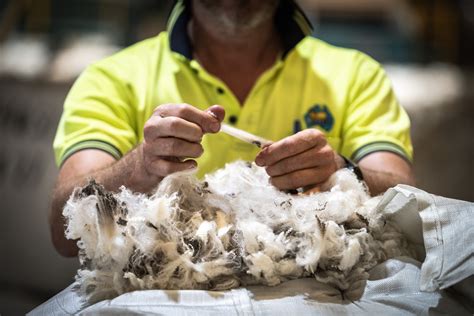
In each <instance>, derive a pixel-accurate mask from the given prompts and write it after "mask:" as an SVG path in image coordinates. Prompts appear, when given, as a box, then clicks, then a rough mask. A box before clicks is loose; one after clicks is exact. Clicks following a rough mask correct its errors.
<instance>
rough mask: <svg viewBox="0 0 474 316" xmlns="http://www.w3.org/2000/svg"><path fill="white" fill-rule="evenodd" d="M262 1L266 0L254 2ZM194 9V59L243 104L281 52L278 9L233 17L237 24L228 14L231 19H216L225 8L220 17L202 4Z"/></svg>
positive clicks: (192, 28) (192, 32)
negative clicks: (219, 80) (260, 77)
mask: <svg viewBox="0 0 474 316" xmlns="http://www.w3.org/2000/svg"><path fill="white" fill-rule="evenodd" d="M259 1H263V0H256V1H254V3H257V4H258V3H259ZM266 1H268V0H266ZM267 3H270V1H268V2H267ZM274 9H276V7H275V8H274ZM192 10H193V11H192V20H191V23H190V25H189V30H188V31H189V35H190V38H191V41H192V43H193V52H194V58H195V59H197V60H198V61H199V63H200V64H201V65H202V66H203V67H204V68H205V69H206V70H207V71H208V72H209V73H211V74H213V75H215V76H217V77H218V78H220V79H221V80H222V81H223V82H225V84H226V85H227V86H228V87H229V88H230V89H231V90H232V92H233V93H234V95H235V96H236V97H237V99H238V100H239V101H240V104H241V105H243V104H244V101H245V99H246V98H247V96H248V94H249V93H250V91H251V89H252V87H253V86H254V84H255V82H256V81H257V79H258V77H259V76H260V75H261V74H262V73H263V72H264V71H265V70H267V69H268V68H270V67H271V66H272V65H273V64H274V62H275V60H276V58H277V56H278V53H279V52H280V50H281V44H280V38H279V35H278V32H277V30H276V27H275V23H274V19H273V17H274V12H275V10H271V11H270V13H269V12H268V11H265V10H262V8H260V11H259V12H261V11H264V13H262V14H261V15H258V14H257V15H255V16H250V17H249V16H243V17H241V18H240V17H239V16H234V17H233V18H235V22H236V23H233V22H232V19H231V18H232V16H231V15H229V14H228V15H227V17H228V18H229V19H228V20H226V18H214V17H215V16H221V17H222V16H225V13H226V12H225V10H226V8H219V10H222V11H223V12H221V14H220V15H218V14H217V13H218V12H216V11H215V10H214V11H213V10H209V8H206V7H203V6H201V4H200V1H194V2H193V7H192ZM227 10H228V12H234V11H232V10H230V9H229V8H227ZM228 12H227V13H228ZM241 21H246V22H248V23H241Z"/></svg>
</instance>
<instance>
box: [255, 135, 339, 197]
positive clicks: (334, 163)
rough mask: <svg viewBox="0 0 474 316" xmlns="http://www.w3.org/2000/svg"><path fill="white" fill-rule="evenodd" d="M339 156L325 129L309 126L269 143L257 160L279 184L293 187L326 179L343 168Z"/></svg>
mask: <svg viewBox="0 0 474 316" xmlns="http://www.w3.org/2000/svg"><path fill="white" fill-rule="evenodd" d="M338 158H339V156H338V155H337V154H336V153H335V152H334V150H333V149H332V148H331V146H330V145H329V144H328V143H327V140H326V137H325V136H324V134H323V133H322V132H320V131H319V130H317V129H306V130H303V131H301V132H299V133H297V134H295V135H292V136H289V137H286V138H284V139H282V140H280V141H278V142H275V143H273V144H271V145H270V146H267V147H265V148H264V149H262V151H261V152H260V153H259V154H258V155H257V157H256V159H255V163H256V164H257V165H258V166H261V167H265V169H266V171H267V173H268V175H269V176H270V181H271V183H272V184H273V185H274V186H275V187H277V188H278V189H280V190H292V189H297V188H301V187H303V188H305V187H313V186H317V185H319V184H322V183H323V182H325V181H326V180H327V179H328V178H329V177H330V176H331V175H332V174H333V173H334V172H336V170H337V169H338V168H339V166H338V160H337V159H338Z"/></svg>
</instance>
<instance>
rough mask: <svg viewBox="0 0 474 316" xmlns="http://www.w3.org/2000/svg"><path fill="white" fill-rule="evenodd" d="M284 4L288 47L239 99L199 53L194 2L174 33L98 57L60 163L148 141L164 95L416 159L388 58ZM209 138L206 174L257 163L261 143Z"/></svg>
mask: <svg viewBox="0 0 474 316" xmlns="http://www.w3.org/2000/svg"><path fill="white" fill-rule="evenodd" d="M281 6H282V7H280V8H279V9H278V12H277V16H276V18H275V20H276V25H277V29H278V31H279V32H280V35H281V39H282V42H283V46H284V52H283V54H282V55H281V56H280V57H279V58H278V59H277V60H276V62H275V64H274V65H273V66H272V67H271V68H270V69H268V70H267V71H265V72H264V73H263V74H262V75H261V76H260V78H258V80H257V81H256V82H255V85H254V86H253V88H252V90H251V92H250V93H249V95H248V96H247V98H246V100H245V103H244V104H240V103H239V101H238V100H237V98H236V97H235V96H234V94H233V93H232V91H231V90H230V89H229V88H228V87H227V86H226V85H225V83H224V82H223V81H222V80H220V79H219V78H217V77H215V76H213V75H211V74H210V73H208V72H207V71H206V70H205V69H204V68H203V67H202V66H201V65H200V64H199V63H198V62H197V61H196V60H194V59H193V56H192V47H191V44H190V41H189V37H188V35H187V32H186V25H187V22H188V21H189V17H190V12H189V11H190V10H189V6H187V2H186V1H178V3H177V4H176V6H175V7H174V9H173V11H172V13H171V15H170V18H169V22H168V31H166V32H162V33H161V34H159V35H158V36H157V37H155V38H151V39H148V40H145V41H143V42H140V43H138V44H135V45H134V46H132V47H129V48H127V49H125V50H123V51H121V52H119V53H117V54H115V55H113V56H111V57H108V58H106V59H104V60H102V61H99V62H97V63H95V64H93V65H91V66H90V67H88V68H87V69H86V70H85V71H84V73H83V74H82V75H81V76H80V77H79V79H78V80H77V81H76V83H75V84H74V86H73V88H72V89H71V91H70V93H69V95H68V97H67V99H66V101H65V104H64V112H63V115H62V117H61V120H60V123H59V127H58V130H57V134H56V138H55V141H54V150H55V157H56V163H57V164H58V165H61V164H62V163H63V162H64V161H65V160H66V159H67V158H68V157H70V156H71V155H72V154H73V153H75V152H77V151H79V150H82V149H89V148H95V149H100V150H103V151H105V152H107V153H109V154H110V155H112V156H113V157H115V158H116V159H119V158H120V157H121V156H123V155H125V154H126V153H127V152H128V151H130V150H131V149H133V148H134V147H135V146H136V145H137V144H139V143H140V142H141V141H142V140H143V126H144V124H145V122H146V121H147V119H148V118H149V117H150V116H151V115H152V112H153V110H154V109H155V107H156V106H158V105H160V104H165V103H188V104H191V105H193V106H195V107H197V108H199V109H203V110H204V109H206V108H208V107H209V106H211V105H214V104H219V105H222V106H223V107H224V108H225V110H226V117H225V122H227V123H229V124H232V125H234V126H235V127H237V128H240V129H243V130H246V131H248V132H250V133H253V134H256V135H259V136H262V137H264V138H267V139H270V140H273V141H277V140H279V139H282V138H284V137H286V136H289V135H292V134H294V133H296V132H298V131H300V130H302V129H306V128H317V129H319V130H321V131H323V132H324V133H325V134H326V136H327V139H328V142H329V144H330V145H331V146H332V148H333V149H335V150H336V151H337V152H338V153H340V154H342V155H343V156H345V157H348V158H351V159H352V160H354V161H359V160H360V159H361V158H363V157H364V156H366V155H368V154H370V153H373V152H376V151H390V152H394V153H396V154H398V155H400V156H402V157H405V158H406V159H408V160H411V159H412V145H411V140H410V131H409V129H410V122H409V118H408V116H407V114H406V113H405V111H404V110H403V108H402V107H401V106H400V105H399V103H398V102H397V99H396V97H395V95H394V93H393V90H392V87H391V83H390V81H389V80H388V79H387V77H386V75H385V72H384V71H383V69H382V68H381V66H380V65H379V64H378V63H377V62H375V61H374V60H373V59H371V58H370V57H368V56H366V55H364V54H363V53H361V52H358V51H355V50H349V49H343V48H337V47H334V46H331V45H329V44H327V43H324V42H322V41H320V40H318V39H315V38H311V37H309V36H308V34H309V32H310V25H309V23H308V22H307V20H306V18H305V17H304V15H303V14H302V12H301V11H300V10H299V8H298V7H297V6H296V5H294V4H293V2H292V1H282V5H281ZM202 144H203V147H204V154H203V155H202V156H201V157H200V158H199V159H197V162H198V166H199V175H203V174H205V173H207V172H210V171H213V170H215V169H217V168H220V167H223V166H224V164H225V163H227V162H231V161H234V160H236V159H244V160H248V161H253V160H254V159H255V156H256V154H257V153H258V151H259V149H258V148H256V147H255V146H254V145H250V144H247V143H243V142H242V141H240V140H238V139H234V138H232V137H230V136H228V135H226V134H223V133H217V134H209V135H206V136H205V137H204V138H203V141H202Z"/></svg>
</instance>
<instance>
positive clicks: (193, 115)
mask: <svg viewBox="0 0 474 316" xmlns="http://www.w3.org/2000/svg"><path fill="white" fill-rule="evenodd" d="M224 116H225V111H224V109H223V108H222V107H220V106H218V105H213V106H211V107H210V108H208V109H207V110H205V111H201V110H199V109H197V108H195V107H193V106H191V105H189V104H163V105H160V106H158V107H157V108H156V109H155V111H154V112H153V115H152V116H151V117H150V119H148V121H147V122H146V123H145V126H144V128H143V134H144V140H143V143H142V144H141V160H142V164H143V167H144V168H145V170H146V172H147V173H148V174H150V175H154V176H157V177H158V178H164V177H165V176H167V175H169V174H171V173H174V172H177V171H182V170H186V169H192V168H195V167H196V166H197V163H196V161H195V160H193V159H192V158H198V157H200V156H201V155H202V153H203V148H202V146H201V140H202V137H203V135H204V134H205V133H217V132H218V131H219V130H220V123H221V122H222V120H223V119H224ZM188 158H189V159H188ZM159 180H161V179H159Z"/></svg>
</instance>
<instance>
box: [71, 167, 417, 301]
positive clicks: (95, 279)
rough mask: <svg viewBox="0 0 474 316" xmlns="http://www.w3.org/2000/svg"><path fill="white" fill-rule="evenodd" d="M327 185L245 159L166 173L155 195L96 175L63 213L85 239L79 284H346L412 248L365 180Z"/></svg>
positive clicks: (117, 288)
mask: <svg viewBox="0 0 474 316" xmlns="http://www.w3.org/2000/svg"><path fill="white" fill-rule="evenodd" d="M323 189H324V191H323V192H319V193H313V194H311V195H303V194H300V195H290V194H287V193H285V192H281V191H279V190H277V189H276V188H275V187H273V186H272V185H270V184H269V178H268V176H267V174H266V172H265V170H264V169H263V168H259V167H257V166H256V165H255V164H251V163H246V162H242V161H238V162H234V163H232V164H228V165H226V166H225V168H223V169H221V170H218V171H216V172H215V173H213V174H210V175H208V176H206V178H205V179H204V181H199V180H198V179H196V177H195V176H194V174H192V173H190V172H183V173H176V174H173V175H170V176H168V177H166V178H165V179H164V180H163V181H162V182H161V184H160V185H159V187H158V188H157V190H156V193H155V194H153V195H152V196H146V195H143V194H133V193H132V192H130V191H129V190H127V189H126V188H121V191H120V192H118V193H111V192H107V191H105V190H104V188H103V187H102V186H100V185H98V184H96V183H95V182H94V181H91V182H90V183H89V184H88V185H87V186H85V187H83V188H78V189H76V190H75V191H74V193H73V194H72V196H71V198H70V199H69V201H68V202H67V204H66V206H65V208H64V211H63V215H64V216H65V218H66V219H67V229H66V237H67V238H69V239H78V243H77V244H78V247H79V249H80V251H79V258H80V262H81V268H80V269H79V271H78V273H77V277H76V278H77V281H78V282H79V284H80V291H81V293H82V294H83V295H84V296H85V297H86V299H87V300H88V301H89V302H96V301H98V300H102V299H107V298H113V297H115V296H117V295H120V294H122V293H124V292H129V291H134V290H145V289H206V290H226V289H230V288H235V287H238V286H241V285H249V284H265V285H269V286H272V285H277V284H279V283H281V282H284V281H286V280H290V279H295V278H302V277H314V278H315V279H317V280H319V281H322V282H326V283H329V284H331V285H333V286H335V287H337V288H339V289H340V290H341V291H342V292H343V293H344V291H348V290H350V289H351V287H352V285H353V284H355V283H357V282H360V281H361V280H366V279H367V276H368V274H367V270H369V269H370V268H372V267H373V266H375V265H376V264H378V263H379V262H381V261H384V260H386V259H388V258H391V257H395V256H400V255H410V254H411V252H410V251H409V248H408V245H407V242H406V240H405V239H404V238H403V236H402V235H401V233H400V232H399V230H398V228H397V227H396V226H395V225H394V224H393V223H391V222H390V221H389V220H387V219H386V218H384V216H383V214H381V213H380V211H379V210H378V209H377V207H376V206H377V203H378V201H379V200H380V198H377V197H376V198H371V197H370V196H369V194H368V193H367V189H366V187H365V184H364V183H362V182H359V181H358V180H357V178H356V177H355V176H354V175H353V174H352V173H351V172H350V171H347V170H340V171H338V172H336V173H335V174H334V175H333V176H332V177H331V178H330V179H329V180H328V181H327V183H325V184H324V185H323Z"/></svg>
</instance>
